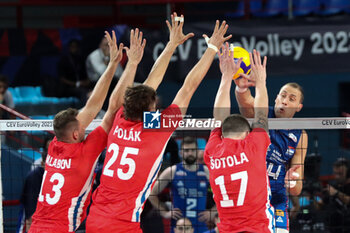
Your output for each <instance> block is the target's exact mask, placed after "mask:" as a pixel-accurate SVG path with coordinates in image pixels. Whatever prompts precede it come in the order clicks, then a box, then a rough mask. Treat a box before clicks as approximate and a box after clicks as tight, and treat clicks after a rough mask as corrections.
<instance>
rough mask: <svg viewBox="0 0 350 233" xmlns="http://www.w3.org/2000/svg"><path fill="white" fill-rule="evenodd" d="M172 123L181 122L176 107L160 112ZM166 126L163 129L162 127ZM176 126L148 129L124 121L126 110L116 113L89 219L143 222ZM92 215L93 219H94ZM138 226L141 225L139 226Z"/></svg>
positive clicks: (171, 106) (140, 124)
mask: <svg viewBox="0 0 350 233" xmlns="http://www.w3.org/2000/svg"><path fill="white" fill-rule="evenodd" d="M161 114H162V115H161V119H163V117H166V118H168V119H170V120H171V121H172V122H178V121H180V120H181V119H182V116H181V111H180V109H179V107H178V106H177V105H175V104H172V105H170V106H169V107H168V108H166V109H165V110H164V111H162V113H161ZM163 127H164V126H163ZM175 129H176V126H175V125H172V127H170V128H167V129H164V128H163V129H160V130H156V131H155V130H145V129H143V122H139V121H138V122H135V121H128V120H125V119H124V116H123V107H122V108H121V109H119V111H118V113H117V114H116V117H115V120H114V123H113V127H112V129H111V131H110V133H109V135H108V146H107V148H108V149H107V153H106V158H105V163H104V166H103V172H102V175H101V182H100V185H99V187H98V188H97V189H96V191H95V192H94V194H93V204H92V206H91V208H90V214H89V217H88V223H87V230H88V231H87V232H89V221H90V220H89V219H90V218H94V219H95V220H96V218H98V216H100V219H101V221H102V222H103V221H106V219H109V220H113V219H114V220H116V221H117V222H120V220H121V221H124V222H125V223H126V224H128V223H130V222H140V216H141V212H142V210H143V204H144V203H145V201H146V199H147V198H148V196H149V194H150V192H151V189H152V187H153V184H154V182H155V180H156V177H157V174H158V172H159V169H160V166H161V162H162V158H163V153H164V150H165V147H166V145H167V142H168V140H169V138H170V136H171V134H172V133H173V132H174V131H175ZM91 216H93V217H91ZM138 226H139V224H138Z"/></svg>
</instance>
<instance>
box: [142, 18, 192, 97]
mask: <svg viewBox="0 0 350 233" xmlns="http://www.w3.org/2000/svg"><path fill="white" fill-rule="evenodd" d="M166 24H167V26H168V28H169V32H170V36H169V42H168V43H167V45H166V47H165V48H164V50H163V52H162V53H161V54H160V56H159V57H158V59H157V60H156V62H155V63H154V65H153V67H152V70H151V72H150V73H149V75H148V77H147V79H146V81H145V82H144V83H143V84H145V85H147V86H150V87H152V88H153V89H154V90H157V88H158V86H159V85H160V83H161V82H162V80H163V77H164V74H165V72H166V70H167V68H168V65H169V62H170V59H171V56H172V55H173V54H174V52H175V49H176V48H177V47H178V46H179V45H180V44H183V43H184V42H185V41H186V40H188V39H189V38H191V37H193V36H194V34H193V33H188V34H187V35H184V34H183V32H182V30H183V25H184V16H183V15H181V17H178V16H177V14H176V12H174V13H173V14H172V15H171V24H170V22H169V21H168V20H167V21H166Z"/></svg>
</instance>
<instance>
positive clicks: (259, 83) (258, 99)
mask: <svg viewBox="0 0 350 233" xmlns="http://www.w3.org/2000/svg"><path fill="white" fill-rule="evenodd" d="M249 56H250V61H251V65H252V73H251V75H250V77H248V76H247V75H243V76H244V77H245V78H247V79H250V80H251V81H254V82H255V93H256V94H255V100H254V112H255V113H254V122H253V125H252V127H253V128H263V129H265V131H268V130H269V129H268V121H267V115H268V104H269V101H268V95H267V89H266V62H267V57H266V56H265V57H264V61H263V63H261V57H260V53H259V52H257V51H256V50H255V49H254V51H253V55H252V54H251V53H249ZM253 56H254V60H253Z"/></svg>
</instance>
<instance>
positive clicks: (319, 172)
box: [0, 117, 350, 232]
mask: <svg viewBox="0 0 350 233" xmlns="http://www.w3.org/2000/svg"><path fill="white" fill-rule="evenodd" d="M188 120H189V121H190V122H189V123H184V125H185V126H186V127H179V128H178V129H177V130H176V131H175V132H174V134H173V136H172V139H171V142H169V144H168V147H167V149H166V151H165V154H164V157H163V165H162V168H161V171H163V170H164V169H165V168H166V167H168V166H171V165H174V164H175V163H177V162H180V161H181V154H182V150H183V148H182V140H183V138H184V137H186V136H191V137H194V138H195V139H196V140H197V147H198V148H197V156H198V157H200V154H201V155H202V154H203V153H202V152H203V151H204V148H205V143H206V141H207V140H208V137H209V134H210V130H211V129H212V128H213V127H214V126H216V125H215V124H213V123H211V122H212V119H188ZM198 122H201V123H198ZM208 122H209V123H208ZM100 123H101V120H94V121H93V122H92V123H91V124H90V125H89V127H88V129H87V131H86V132H87V133H89V132H90V131H91V130H93V129H94V128H96V127H97V126H98V125H99V124H100ZM198 126H200V127H198ZM269 128H270V129H284V130H292V129H304V130H305V131H306V132H307V134H308V148H307V155H306V159H305V163H304V174H305V178H304V180H303V184H304V189H303V192H302V194H301V195H300V196H299V197H297V198H294V200H293V201H297V202H298V203H299V206H298V208H295V206H294V205H293V204H292V202H290V205H289V210H290V228H291V231H293V230H295V232H296V231H297V230H300V229H304V230H305V229H313V231H316V232H322V231H325V232H326V231H327V230H329V229H332V227H337V226H338V227H341V228H340V229H347V228H346V227H348V226H347V224H348V223H349V221H350V218H349V216H350V212H349V213H348V210H347V209H346V208H345V207H346V205H344V206H343V207H344V211H343V212H340V214H339V213H338V216H337V215H336V214H334V216H337V217H336V220H338V222H337V226H333V225H334V224H335V223H334V219H333V218H334V216H333V215H330V214H327V213H329V210H330V209H332V208H333V209H334V208H338V207H339V206H333V203H332V201H333V200H332V198H333V197H332V196H330V195H329V192H327V190H326V189H327V188H329V186H328V184H331V185H335V183H334V182H335V180H334V178H335V177H334V175H333V164H334V162H335V161H337V160H338V159H339V158H350V131H349V129H350V117H334V118H294V119H269ZM52 130H53V121H52V120H0V131H1V173H0V174H1V179H0V181H1V185H0V188H1V190H0V191H1V194H2V195H1V197H2V202H0V204H1V208H2V211H0V214H1V216H0V218H1V224H0V232H18V228H19V226H20V223H19V222H21V220H23V218H22V217H23V216H22V215H21V213H23V203H22V202H23V200H22V199H23V196H22V192H23V186H24V183H25V179H26V177H27V175H28V173H29V172H30V171H32V170H33V169H35V168H36V167H38V166H42V163H41V161H42V154H44V153H45V143H46V141H47V139H49V138H53V136H54V135H53V132H52ZM301 140H303V138H302V139H301ZM170 143H173V144H172V145H170ZM305 149H306V148H305ZM197 162H198V163H200V162H201V159H200V158H199V159H198V160H197ZM102 166H103V156H101V159H100V161H99V163H98V167H97V169H96V171H98V170H101V169H102ZM271 172H272V173H274V172H276V171H271ZM160 195H162V197H160V199H161V200H163V201H164V202H166V203H168V206H171V194H170V193H169V189H166V190H163V191H162V192H161V194H160ZM290 199H293V198H290ZM294 203H295V202H294ZM190 204H191V203H190ZM192 204H193V203H192ZM212 204H213V203H209V201H208V203H207V207H208V208H210V206H211V205H212ZM190 206H191V208H193V211H194V212H192V213H197V212H198V210H197V209H196V206H194V205H190ZM343 207H342V206H340V207H339V208H343ZM327 211H328V212H327ZM153 212H154V210H153ZM153 212H152V207H151V204H149V205H146V206H145V210H144V215H145V217H144V218H142V219H143V220H142V221H143V223H142V226H143V227H144V228H148V231H152V227H153V228H154V229H155V228H159V227H161V228H162V229H164V232H167V231H168V230H169V229H170V225H169V224H170V223H169V221H167V220H164V219H162V218H161V217H160V216H158V217H157V216H156V215H154V214H151V213H153ZM341 213H343V214H341ZM155 218H158V220H159V224H156V222H157V221H156V220H155ZM348 218H349V219H348ZM22 222H23V221H22ZM213 226H214V225H213V224H211V225H209V228H210V227H213ZM158 230H159V229H157V231H154V232H159V231H158ZM144 231H145V232H147V230H144Z"/></svg>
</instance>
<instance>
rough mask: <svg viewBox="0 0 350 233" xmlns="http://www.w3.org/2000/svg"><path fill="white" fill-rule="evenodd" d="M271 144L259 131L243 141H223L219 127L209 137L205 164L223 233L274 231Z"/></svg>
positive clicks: (264, 133)
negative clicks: (268, 164)
mask: <svg viewBox="0 0 350 233" xmlns="http://www.w3.org/2000/svg"><path fill="white" fill-rule="evenodd" d="M269 144H270V139H269V136H268V134H267V133H266V132H265V131H264V130H263V129H260V128H255V129H253V130H252V132H251V133H250V134H248V136H247V137H246V138H245V139H243V140H234V139H230V138H222V135H221V129H220V128H216V129H214V130H213V131H212V133H211V134H210V138H209V141H208V144H207V146H206V148H205V152H204V161H205V163H206V164H207V166H208V169H209V181H210V185H211V188H212V190H213V194H214V201H215V203H216V206H217V209H218V213H219V218H220V223H219V224H218V228H219V231H220V233H228V232H230V233H231V232H243V231H248V232H261V233H263V232H264V233H265V232H274V229H273V228H274V224H273V221H274V218H273V213H274V212H273V208H272V207H271V206H270V201H269V196H270V187H269V183H268V178H267V172H266V161H265V159H266V151H267V148H268V146H269Z"/></svg>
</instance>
